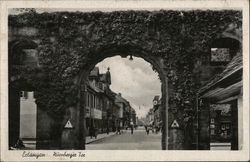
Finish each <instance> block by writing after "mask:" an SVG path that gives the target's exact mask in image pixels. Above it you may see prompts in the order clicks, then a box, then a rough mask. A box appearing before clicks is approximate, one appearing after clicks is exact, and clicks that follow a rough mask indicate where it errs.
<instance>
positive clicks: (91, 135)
mask: <svg viewBox="0 0 250 162" xmlns="http://www.w3.org/2000/svg"><path fill="white" fill-rule="evenodd" d="M94 131H95V128H94V127H93V126H91V127H90V128H89V134H90V138H91V139H92V137H94V136H95V135H94Z"/></svg>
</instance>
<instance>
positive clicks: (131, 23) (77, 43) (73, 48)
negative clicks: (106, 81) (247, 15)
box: [9, 10, 242, 150]
mask: <svg viewBox="0 0 250 162" xmlns="http://www.w3.org/2000/svg"><path fill="white" fill-rule="evenodd" d="M241 25H242V13H241V11H232V10H224V11H200V10H196V11H173V10H167V11H165V10H161V11H152V12H149V11H114V12H109V13H104V12H90V13H82V12H55V13H40V14H38V13H36V12H34V11H31V12H28V13H24V14H20V15H10V16H9V145H13V143H15V141H16V140H17V138H18V136H19V132H18V130H19V122H17V120H16V119H18V118H19V117H18V116H19V111H20V110H19V109H20V108H19V105H18V100H19V92H20V91H22V90H32V91H35V92H36V103H37V106H38V117H37V149H53V148H54V149H85V131H84V129H85V120H84V117H85V108H84V103H81V98H82V97H83V96H81V91H82V90H83V87H82V86H81V85H83V83H84V82H86V79H87V77H88V74H89V72H90V70H91V69H93V67H94V66H95V65H96V64H97V63H98V62H100V61H102V60H104V59H105V58H107V57H112V56H115V55H120V56H122V57H126V56H129V55H133V56H137V57H141V58H143V59H145V60H146V61H148V62H149V63H151V64H152V66H153V69H154V70H155V71H157V72H158V73H159V77H160V80H161V83H162V98H163V100H162V102H163V103H162V104H163V109H162V114H163V116H162V117H163V133H162V149H164V150H165V149H172V150H176V149H208V148H207V147H206V144H205V143H207V138H203V137H204V136H201V135H204V134H206V133H207V132H206V128H205V127H206V126H207V125H206V124H204V125H202V124H201V125H200V126H197V124H196V121H197V113H198V112H197V105H198V104H197V99H198V98H199V96H197V92H198V89H199V88H200V87H201V86H202V85H204V84H205V83H206V81H207V80H208V79H210V78H212V77H213V76H214V75H215V74H217V73H218V72H220V71H222V70H223V69H224V68H225V66H226V65H225V64H220V65H211V64H210V63H209V62H210V61H211V60H210V52H211V48H213V47H228V48H231V47H232V46H235V45H238V48H237V49H235V50H237V51H240V50H241V39H242V38H241V36H242V34H241ZM234 55H235V54H232V57H233V56H234ZM13 101H15V102H13ZM199 113H201V114H203V113H202V111H201V112H199ZM203 115H204V116H206V115H207V114H206V113H204V114H203ZM69 117H70V118H72V124H73V125H74V129H72V130H71V131H70V132H69V133H68V134H67V136H63V137H62V133H63V131H65V130H64V129H63V126H64V124H65V123H66V121H67V119H68V118H69ZM174 120H177V121H178V123H179V124H180V128H178V129H172V128H171V127H170V124H171V123H173V121H174ZM65 141H67V143H68V144H67V147H63V148H62V147H61V143H63V142H65ZM203 146H204V147H203Z"/></svg>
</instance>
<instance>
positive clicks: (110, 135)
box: [85, 133, 116, 144]
mask: <svg viewBox="0 0 250 162" xmlns="http://www.w3.org/2000/svg"><path fill="white" fill-rule="evenodd" d="M114 135H116V134H115V133H114V134H112V135H110V136H107V137H102V138H98V139H96V140H93V141H90V142H85V144H90V143H93V142H96V141H99V140H101V139H104V138H108V137H112V136H114Z"/></svg>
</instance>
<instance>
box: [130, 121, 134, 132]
mask: <svg viewBox="0 0 250 162" xmlns="http://www.w3.org/2000/svg"><path fill="white" fill-rule="evenodd" d="M130 127H131V134H133V133H134V124H133V122H131V124H130Z"/></svg>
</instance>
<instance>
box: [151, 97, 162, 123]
mask: <svg viewBox="0 0 250 162" xmlns="http://www.w3.org/2000/svg"><path fill="white" fill-rule="evenodd" d="M161 110H162V105H161V99H160V96H155V97H154V99H153V111H154V126H158V127H159V126H161V124H162V115H161Z"/></svg>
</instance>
